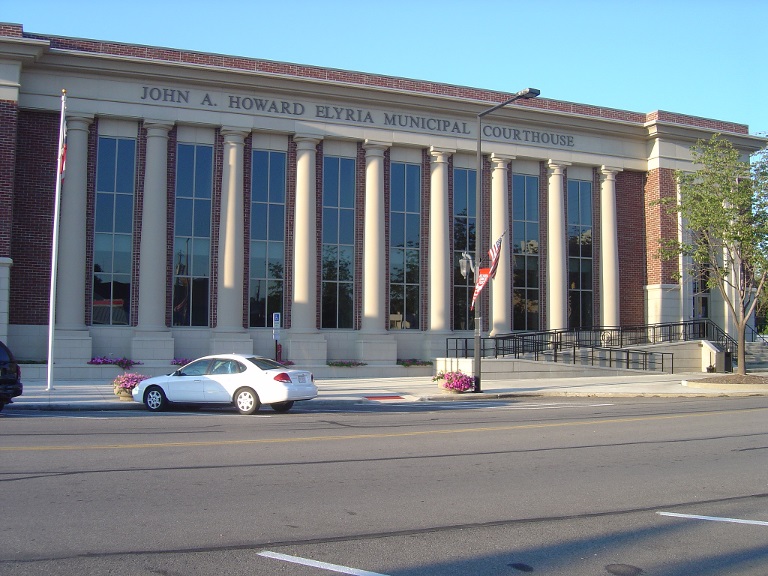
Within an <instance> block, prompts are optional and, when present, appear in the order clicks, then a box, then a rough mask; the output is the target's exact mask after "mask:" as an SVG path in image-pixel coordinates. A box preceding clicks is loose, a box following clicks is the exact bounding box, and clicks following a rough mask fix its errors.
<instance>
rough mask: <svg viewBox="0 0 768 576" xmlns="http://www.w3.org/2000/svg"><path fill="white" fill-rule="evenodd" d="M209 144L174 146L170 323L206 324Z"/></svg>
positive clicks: (209, 187) (211, 185) (208, 268)
mask: <svg viewBox="0 0 768 576" xmlns="http://www.w3.org/2000/svg"><path fill="white" fill-rule="evenodd" d="M212 192H213V147H212V146H209V145H204V144H187V143H182V142H180V143H178V144H177V146H176V204H175V210H176V220H175V229H174V246H173V315H172V316H173V325H174V326H208V325H209V313H208V312H209V292H210V274H211V271H210V270H211V197H212Z"/></svg>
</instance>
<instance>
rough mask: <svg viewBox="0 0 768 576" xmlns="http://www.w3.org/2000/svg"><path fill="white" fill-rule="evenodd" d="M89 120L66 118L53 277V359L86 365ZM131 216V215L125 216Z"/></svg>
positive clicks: (88, 352) (88, 341)
mask: <svg viewBox="0 0 768 576" xmlns="http://www.w3.org/2000/svg"><path fill="white" fill-rule="evenodd" d="M92 121H93V119H92V118H91V117H83V116H75V115H72V116H68V117H67V170H66V174H65V178H64V182H63V186H62V191H61V211H60V214H59V239H58V241H59V254H58V262H57V277H56V333H55V338H56V347H55V349H54V350H55V359H57V360H64V361H73V362H87V361H88V360H90V359H91V357H92V356H91V348H92V342H91V337H90V334H89V332H88V328H87V327H86V325H85V286H86V284H85V282H86V278H92V274H93V272H92V271H87V270H86V268H85V261H86V254H85V247H86V242H85V240H86V237H85V231H86V225H85V216H86V213H87V202H86V200H87V196H88V128H89V126H90V125H91V122H92ZM129 217H133V215H132V214H131V215H129Z"/></svg>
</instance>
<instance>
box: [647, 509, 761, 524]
mask: <svg viewBox="0 0 768 576" xmlns="http://www.w3.org/2000/svg"><path fill="white" fill-rule="evenodd" d="M656 514H658V515H659V516H672V517H673V518H688V519H690V520H709V521H710V522H731V523H732V524H752V525H754V526H768V522H764V521H762V520H742V519H741V518H723V517H720V516H697V515H696V514H678V513H676V512H656Z"/></svg>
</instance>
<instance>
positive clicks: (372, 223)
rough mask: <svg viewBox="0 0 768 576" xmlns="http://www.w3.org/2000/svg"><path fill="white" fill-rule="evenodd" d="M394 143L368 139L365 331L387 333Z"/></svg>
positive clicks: (363, 321) (362, 327)
mask: <svg viewBox="0 0 768 576" xmlns="http://www.w3.org/2000/svg"><path fill="white" fill-rule="evenodd" d="M390 146H391V144H389V143H383V142H374V141H371V140H366V141H365V144H364V146H363V147H364V148H365V230H364V233H363V234H364V237H363V243H364V246H363V248H364V252H363V317H362V322H361V326H360V329H361V332H365V333H371V334H374V333H375V334H384V333H385V332H386V326H387V322H386V310H385V305H386V298H385V295H386V287H387V275H386V271H385V270H384V263H385V262H386V259H385V255H386V252H385V250H386V242H385V238H384V152H385V150H387V148H389V147H390Z"/></svg>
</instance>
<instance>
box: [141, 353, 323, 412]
mask: <svg viewBox="0 0 768 576" xmlns="http://www.w3.org/2000/svg"><path fill="white" fill-rule="evenodd" d="M314 381H315V378H314V376H313V375H312V373H311V372H307V371H306V370H291V369H289V368H287V367H285V366H283V365H282V364H280V363H279V362H275V361H274V360H271V359H270V358H261V357H259V356H243V355H241V354H216V355H213V356H205V357H203V358H199V359H197V360H194V361H192V362H190V363H189V364H187V365H185V366H182V367H181V368H179V369H178V370H176V371H175V372H173V373H171V374H167V375H165V376H155V377H154V378H148V379H146V380H143V381H142V382H141V383H140V384H139V385H138V386H136V387H135V388H134V389H133V390H132V394H133V399H134V400H135V401H136V402H142V403H144V404H145V405H146V406H147V408H148V409H149V410H151V411H153V412H158V411H160V410H163V409H164V408H166V407H167V406H168V403H169V402H178V403H180V404H233V405H234V406H235V408H237V410H238V411H239V412H240V413H241V414H253V413H254V412H256V411H257V410H258V409H259V407H260V406H261V405H262V404H269V405H270V406H271V407H272V409H273V410H275V411H277V412H287V411H288V410H290V409H291V407H293V403H294V402H295V401H296V400H311V399H312V398H315V397H316V396H317V386H315V382H314Z"/></svg>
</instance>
